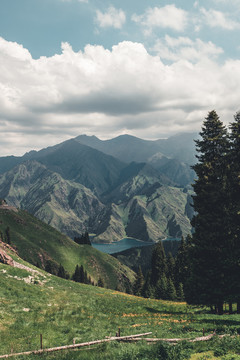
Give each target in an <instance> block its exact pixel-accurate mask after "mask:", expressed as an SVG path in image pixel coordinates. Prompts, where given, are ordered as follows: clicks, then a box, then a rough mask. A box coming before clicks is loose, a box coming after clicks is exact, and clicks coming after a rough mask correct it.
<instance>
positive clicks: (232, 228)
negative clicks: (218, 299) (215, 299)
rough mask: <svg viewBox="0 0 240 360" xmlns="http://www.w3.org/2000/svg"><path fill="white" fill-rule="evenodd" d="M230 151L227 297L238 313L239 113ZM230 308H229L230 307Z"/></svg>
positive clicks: (233, 128)
mask: <svg viewBox="0 0 240 360" xmlns="http://www.w3.org/2000/svg"><path fill="white" fill-rule="evenodd" d="M229 139H230V150H229V156H228V164H229V168H228V170H229V172H228V189H227V193H228V194H229V203H228V205H229V214H228V216H229V229H228V230H229V243H228V245H229V246H228V252H227V254H228V259H227V261H228V264H231V267H230V269H229V271H228V289H227V291H228V295H229V299H228V300H229V302H230V305H231V304H232V302H237V312H238V313H239V312H240V282H239V279H240V263H239V259H240V112H238V113H237V114H236V115H235V116H234V122H232V123H231V124H230V135H229ZM230 307H231V306H230Z"/></svg>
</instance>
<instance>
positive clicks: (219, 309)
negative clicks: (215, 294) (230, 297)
mask: <svg viewBox="0 0 240 360" xmlns="http://www.w3.org/2000/svg"><path fill="white" fill-rule="evenodd" d="M216 313H217V314H218V315H223V303H222V302H219V303H217V306H216Z"/></svg>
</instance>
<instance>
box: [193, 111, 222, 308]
mask: <svg viewBox="0 0 240 360" xmlns="http://www.w3.org/2000/svg"><path fill="white" fill-rule="evenodd" d="M200 135H201V138H202V139H200V140H196V147H197V152H198V153H199V155H198V156H197V158H198V163H197V164H196V165H194V166H193V169H194V170H195V172H196V174H197V180H195V184H194V185H193V188H194V191H195V195H194V196H193V206H194V210H195V212H196V213H195V215H194V217H193V219H192V225H193V227H194V231H195V232H194V234H193V239H192V245H191V281H190V282H189V283H188V291H187V301H188V302H189V303H196V304H203V305H215V307H216V309H217V312H218V313H219V314H222V313H223V302H224V300H225V298H226V294H225V290H226V278H225V272H226V270H225V269H224V267H223V262H224V256H225V255H226V241H227V226H226V220H227V217H226V165H227V164H226V153H227V149H228V140H227V130H226V128H225V126H224V125H223V123H222V122H221V121H220V120H219V117H218V115H217V113H216V112H215V111H211V112H209V114H208V116H207V117H206V119H205V121H204V122H203V127H202V132H201V133H200Z"/></svg>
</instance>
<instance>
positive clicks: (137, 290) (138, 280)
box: [133, 266, 144, 296]
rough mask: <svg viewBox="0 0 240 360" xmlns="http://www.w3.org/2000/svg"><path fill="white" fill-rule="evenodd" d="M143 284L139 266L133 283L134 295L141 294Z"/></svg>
mask: <svg viewBox="0 0 240 360" xmlns="http://www.w3.org/2000/svg"><path fill="white" fill-rule="evenodd" d="M143 285H144V276H143V273H142V269H141V266H139V267H138V272H137V277H136V280H135V282H134V285H133V292H134V295H136V296H141V295H142V290H143Z"/></svg>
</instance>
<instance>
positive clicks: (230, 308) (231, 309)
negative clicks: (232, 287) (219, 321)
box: [229, 301, 233, 314]
mask: <svg viewBox="0 0 240 360" xmlns="http://www.w3.org/2000/svg"><path fill="white" fill-rule="evenodd" d="M232 313H233V308H232V301H230V302H229V314H232Z"/></svg>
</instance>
